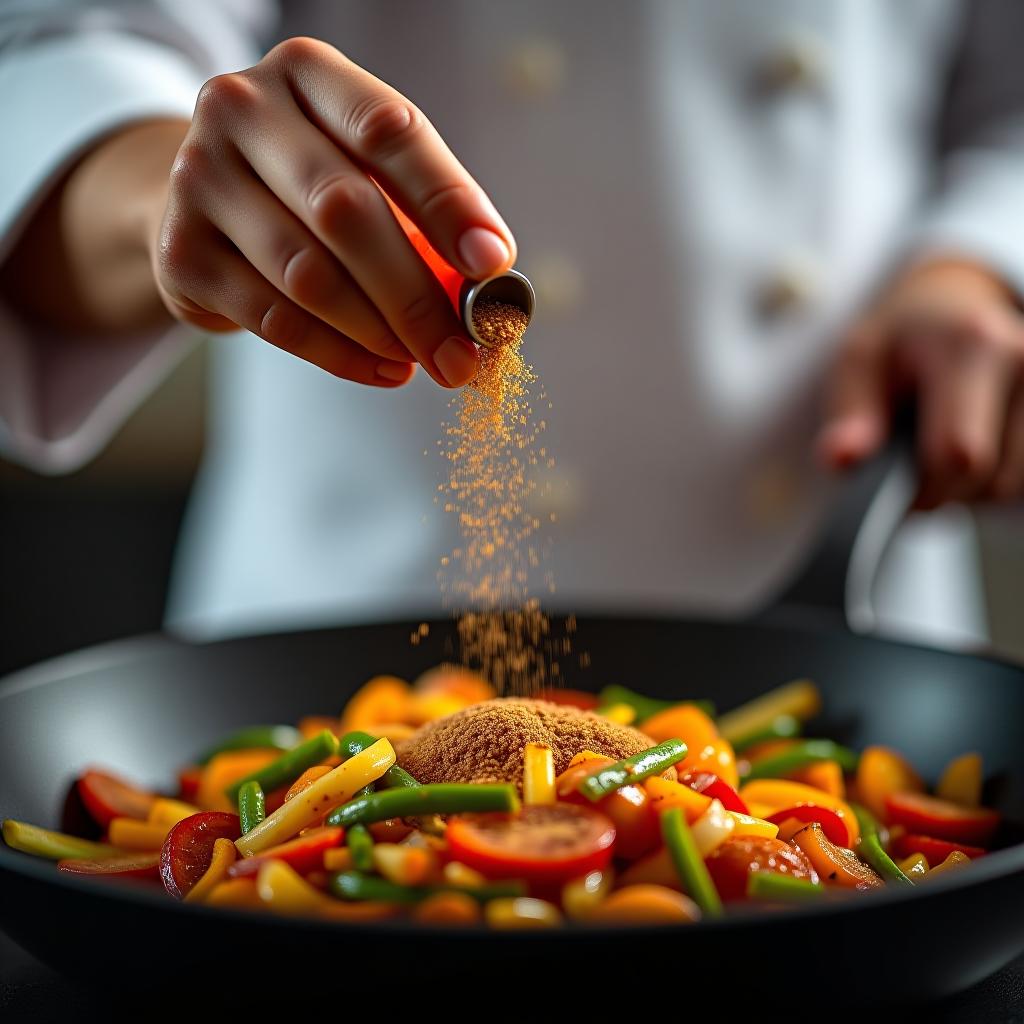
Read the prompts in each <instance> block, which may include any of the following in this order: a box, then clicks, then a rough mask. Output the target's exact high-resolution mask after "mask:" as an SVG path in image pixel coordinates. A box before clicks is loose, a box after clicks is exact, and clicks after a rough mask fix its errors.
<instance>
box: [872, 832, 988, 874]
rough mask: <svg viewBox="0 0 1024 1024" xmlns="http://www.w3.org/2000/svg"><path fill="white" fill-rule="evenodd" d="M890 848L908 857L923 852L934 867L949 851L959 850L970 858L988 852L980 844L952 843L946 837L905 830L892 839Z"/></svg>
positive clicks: (897, 853) (895, 852) (981, 855)
mask: <svg viewBox="0 0 1024 1024" xmlns="http://www.w3.org/2000/svg"><path fill="white" fill-rule="evenodd" d="M892 850H893V853H894V854H895V855H896V856H897V857H909V856H910V855H911V854H912V853H923V854H924V856H925V859H926V860H927V861H928V863H929V864H930V865H931V866H932V867H935V865H936V864H941V863H942V862H943V861H944V860H945V859H946V858H947V857H948V856H949V855H950V854H951V853H954V852H955V851H957V850H959V851H960V852H961V853H965V854H966V855H967V856H968V857H970V858H971V860H974V859H975V858H976V857H984V856H985V854H986V853H987V852H988V851H987V850H984V849H982V847H980V846H968V845H967V843H952V842H950V841H949V840H948V839H936V838H935V837H934V836H919V835H915V834H914V833H912V832H905V833H904V834H903V835H901V836H897V837H896V838H895V839H893V841H892Z"/></svg>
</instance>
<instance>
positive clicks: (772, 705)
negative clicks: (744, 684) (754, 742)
mask: <svg viewBox="0 0 1024 1024" xmlns="http://www.w3.org/2000/svg"><path fill="white" fill-rule="evenodd" d="M820 711H821V693H820V691H819V690H818V688H817V686H815V685H814V683H812V682H811V681H810V680H809V679H797V680H795V681H794V682H792V683H786V684H785V685H784V686H780V687H777V688H776V689H774V690H770V691H769V692H768V693H766V694H763V695H762V696H760V697H755V698H754V700H752V701H748V702H747V703H746V704H743V705H741V706H740V707H738V708H735V709H734V710H733V711H727V712H726V713H725V714H724V715H719V717H718V731H719V732H720V733H721V734H722V735H723V736H724V737H725V738H726V739H727V740H728V741H729V742H730V743H735V742H736V741H737V740H739V741H740V742H744V741H748V740H749V737H751V736H752V735H754V734H755V733H758V732H761V731H763V730H765V729H768V728H770V727H771V725H772V723H774V722H775V721H776V719H778V718H779V716H780V715H790V716H791V717H793V718H795V719H797V720H798V721H800V722H806V721H807V719H809V718H814V716H815V715H817V714H818V713H819V712H820Z"/></svg>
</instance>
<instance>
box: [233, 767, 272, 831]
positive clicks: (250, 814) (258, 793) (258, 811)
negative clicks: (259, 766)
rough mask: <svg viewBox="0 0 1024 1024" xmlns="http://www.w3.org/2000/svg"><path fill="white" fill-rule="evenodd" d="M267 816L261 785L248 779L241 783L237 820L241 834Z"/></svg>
mask: <svg viewBox="0 0 1024 1024" xmlns="http://www.w3.org/2000/svg"><path fill="white" fill-rule="evenodd" d="M266 816H267V800H266V797H265V796H264V795H263V787H262V786H261V785H260V784H259V783H258V782H257V781H256V780H255V779H250V780H249V781H248V782H243V783H242V788H241V789H240V790H239V791H238V820H239V821H240V822H241V823H242V835H243V836H244V835H245V834H246V832H251V831H252V830H253V829H254V828H255V827H256V826H257V825H258V824H259V823H260V822H261V821H263V819H264V818H265V817H266Z"/></svg>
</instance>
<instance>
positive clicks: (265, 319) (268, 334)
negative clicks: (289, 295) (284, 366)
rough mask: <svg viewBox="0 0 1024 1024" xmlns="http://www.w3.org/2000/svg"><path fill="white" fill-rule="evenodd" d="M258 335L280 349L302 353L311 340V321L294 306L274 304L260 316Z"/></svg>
mask: <svg viewBox="0 0 1024 1024" xmlns="http://www.w3.org/2000/svg"><path fill="white" fill-rule="evenodd" d="M257 333H258V334H259V336H260V337H261V338H263V339H264V340H266V341H269V342H270V343H271V344H272V345H276V346H277V347H278V348H283V349H285V350H286V351H288V352H300V351H301V350H302V348H303V347H304V346H305V344H306V342H307V340H308V338H309V321H308V320H307V318H306V317H305V316H303V315H302V313H300V311H299V310H297V309H295V308H294V307H293V306H291V305H288V304H286V303H283V302H272V303H271V304H270V306H268V307H267V308H266V309H265V310H264V311H263V312H262V314H261V315H260V318H259V331H258V332H257Z"/></svg>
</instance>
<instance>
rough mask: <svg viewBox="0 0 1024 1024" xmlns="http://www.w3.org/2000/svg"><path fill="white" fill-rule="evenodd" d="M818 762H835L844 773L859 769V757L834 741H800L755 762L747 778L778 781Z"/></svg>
mask: <svg viewBox="0 0 1024 1024" xmlns="http://www.w3.org/2000/svg"><path fill="white" fill-rule="evenodd" d="M818 761H835V762H836V763H837V764H838V765H839V766H840V767H841V768H842V769H843V771H844V772H853V771H855V770H856V768H857V755H856V753H854V751H852V750H850V749H849V748H848V747H843V746H840V745H839V744H838V743H833V742H832V740H800V741H799V742H797V743H794V744H793V745H792V746H791V747H789V748H788V749H786V750H784V751H782V752H781V753H778V754H773V755H771V756H770V757H762V758H760V759H759V760H757V761H754V762H753V763H752V764H751V765H750V768H749V769H748V770H747V775H746V777H747V778H748V779H777V778H779V777H780V776H783V775H789V773H790V772H794V771H796V770H797V769H798V768H804V767H806V766H807V765H809V764H814V763H816V762H818Z"/></svg>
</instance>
